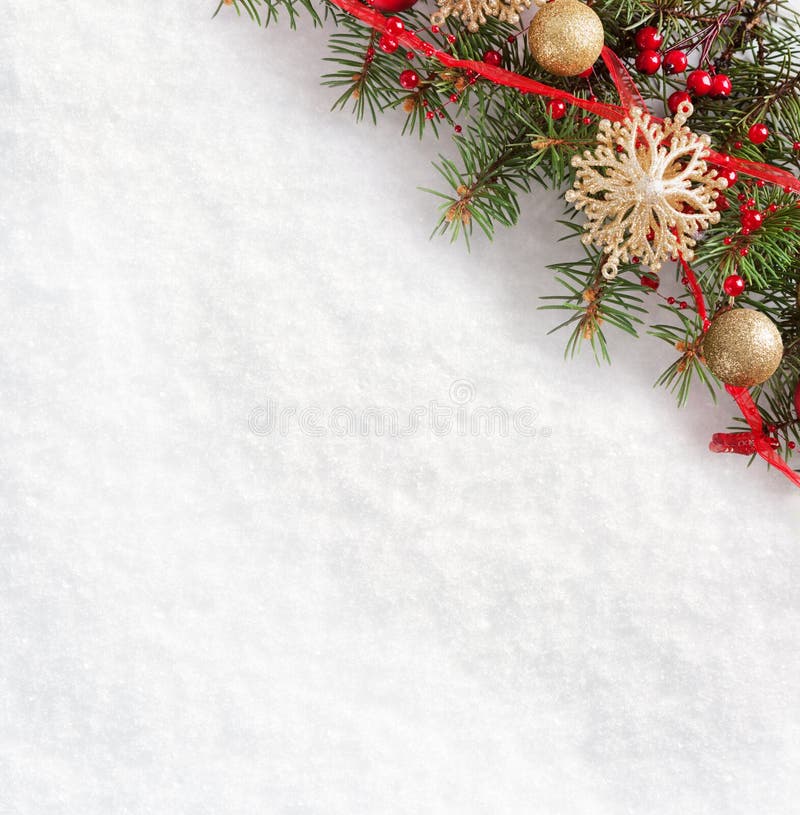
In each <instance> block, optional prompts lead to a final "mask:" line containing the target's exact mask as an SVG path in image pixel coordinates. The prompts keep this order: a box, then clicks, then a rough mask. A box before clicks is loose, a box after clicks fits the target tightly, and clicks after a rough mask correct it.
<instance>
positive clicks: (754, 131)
mask: <svg viewBox="0 0 800 815" xmlns="http://www.w3.org/2000/svg"><path fill="white" fill-rule="evenodd" d="M747 138H748V139H750V141H751V142H753V144H764V142H765V141H766V140H767V139H768V138H769V128H768V127H767V126H766V125H765V124H764V123H763V122H756V123H755V124H754V125H752V126H751V127H750V130H748V131H747Z"/></svg>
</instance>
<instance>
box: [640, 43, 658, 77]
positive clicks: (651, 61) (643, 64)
mask: <svg viewBox="0 0 800 815" xmlns="http://www.w3.org/2000/svg"><path fill="white" fill-rule="evenodd" d="M660 67H661V54H659V53H658V51H653V50H652V49H651V48H648V49H646V50H644V51H640V52H639V55H638V56H637V57H636V70H637V71H639V72H640V73H643V74H654V73H655V72H656V71H657V70H658V69H659V68H660Z"/></svg>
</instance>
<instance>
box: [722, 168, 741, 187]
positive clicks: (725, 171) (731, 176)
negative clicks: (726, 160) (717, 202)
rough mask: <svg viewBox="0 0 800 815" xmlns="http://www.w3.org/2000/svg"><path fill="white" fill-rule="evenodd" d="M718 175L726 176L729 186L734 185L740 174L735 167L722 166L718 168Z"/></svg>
mask: <svg viewBox="0 0 800 815" xmlns="http://www.w3.org/2000/svg"><path fill="white" fill-rule="evenodd" d="M717 177H718V178H724V179H725V180H726V181H727V182H728V187H729V188H730V187H732V186H733V185H734V184H735V183H736V182H737V181H738V179H739V174H738V173H737V172H736V170H734V169H733V167H720V169H718V170H717Z"/></svg>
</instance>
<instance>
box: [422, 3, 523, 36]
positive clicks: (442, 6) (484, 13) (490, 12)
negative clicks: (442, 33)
mask: <svg viewBox="0 0 800 815" xmlns="http://www.w3.org/2000/svg"><path fill="white" fill-rule="evenodd" d="M436 4H437V5H438V6H439V11H437V12H435V13H434V14H432V15H431V23H433V25H435V26H441V25H444V21H445V20H446V19H447V18H448V17H451V16H452V17H458V18H460V19H461V21H462V22H463V23H464V25H465V26H466V27H467V30H468V31H472V32H475V31H478V29H480V27H481V26H482V25H484V24H485V23H486V21H487V19H488V18H490V17H496V18H497V19H498V20H502V21H504V22H507V23H512V24H516V23H518V22H519V15H520V14H521V13H522V12H523V11H524V10H525V9H527V8H530V7H531V0H436Z"/></svg>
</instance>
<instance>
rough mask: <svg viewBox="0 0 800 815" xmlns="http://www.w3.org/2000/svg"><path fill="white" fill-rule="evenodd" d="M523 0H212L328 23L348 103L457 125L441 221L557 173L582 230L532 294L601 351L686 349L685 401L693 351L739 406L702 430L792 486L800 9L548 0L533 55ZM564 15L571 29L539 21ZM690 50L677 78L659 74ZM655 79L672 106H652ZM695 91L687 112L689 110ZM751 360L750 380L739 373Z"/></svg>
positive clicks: (266, 20) (799, 434)
mask: <svg viewBox="0 0 800 815" xmlns="http://www.w3.org/2000/svg"><path fill="white" fill-rule="evenodd" d="M539 1H540V0H537V2H539ZM528 5H529V4H528V2H527V0H526V2H522V1H521V0H516V1H515V2H512V0H442V6H441V7H440V9H439V10H438V12H437V14H436V15H435V17H434V19H433V21H432V24H431V21H429V20H428V19H427V18H426V16H425V12H424V11H423V10H420V9H418V8H412V6H413V2H409V0H280V2H279V3H268V2H266V0H227V1H226V0H221V2H219V6H218V8H217V11H219V10H220V9H222V8H225V7H229V6H232V7H233V8H234V9H235V10H236V11H237V12H239V13H240V14H241V13H242V12H244V13H245V14H247V15H249V16H250V17H251V18H252V19H254V20H257V21H259V22H260V23H262V24H271V22H272V21H273V20H274V19H276V18H277V17H278V16H279V14H280V12H281V11H282V10H284V9H285V10H287V11H288V13H289V17H290V20H291V21H292V23H293V22H294V20H295V17H296V16H298V15H299V14H301V13H308V14H310V15H311V16H312V18H313V19H314V21H315V22H317V23H322V22H323V20H324V21H327V22H329V23H330V24H332V25H334V26H336V29H337V30H336V31H335V32H334V33H333V35H332V38H331V50H332V53H331V56H330V57H329V61H328V62H329V64H331V63H333V65H334V67H333V69H332V70H331V72H330V73H328V74H326V76H325V79H324V81H325V83H326V84H327V85H329V86H331V87H336V88H338V89H339V91H338V92H339V94H340V95H339V97H338V99H337V100H336V101H335V105H334V106H335V107H337V108H342V107H345V106H352V109H353V110H354V112H355V114H356V116H357V117H359V118H361V117H363V116H365V115H369V116H371V117H372V118H377V116H378V115H379V114H380V113H381V112H383V111H385V110H391V109H395V108H400V109H401V110H402V111H404V112H405V114H406V116H407V119H406V122H405V125H404V129H403V132H404V133H405V132H414V133H417V134H419V135H422V134H423V133H425V132H430V133H432V135H438V136H440V137H441V136H448V135H450V134H452V137H453V138H454V139H455V141H456V145H457V148H458V149H457V151H451V152H450V155H449V157H447V158H442V159H441V160H440V161H438V162H437V163H436V165H437V170H438V174H439V176H441V178H442V179H443V180H444V183H445V184H446V185H447V188H446V189H445V190H444V191H442V192H438V191H437V195H440V196H441V198H440V200H441V201H442V209H441V215H440V220H439V223H438V226H437V230H436V231H437V232H439V233H449V234H450V235H451V236H452V237H453V238H455V237H456V236H463V237H465V238H467V239H470V237H471V236H472V235H473V234H474V232H475V230H476V228H477V229H479V230H481V231H483V232H485V233H486V234H487V235H488V236H489V237H491V236H492V235H493V233H494V231H495V230H496V229H497V228H498V227H499V226H512V225H513V224H515V223H516V222H517V220H518V218H519V214H520V211H521V209H522V207H523V203H524V202H523V196H524V194H525V193H527V192H528V191H530V190H531V188H532V186H533V185H534V183H536V184H542V185H544V186H546V187H549V188H551V189H552V190H553V191H561V190H564V189H569V193H568V197H569V198H572V199H573V200H572V201H571V202H570V203H571V204H575V205H579V206H580V207H581V209H582V210H583V211H584V212H585V213H586V215H587V222H586V224H585V225H581V224H579V223H574V224H573V223H569V224H568V225H565V227H564V228H565V229H566V230H567V231H568V235H569V236H572V235H576V236H577V235H582V236H583V238H584V247H583V249H582V250H580V251H579V250H575V249H573V251H574V252H575V254H574V255H573V257H572V258H569V257H566V258H562V259H561V260H560V262H559V263H558V264H556V265H555V266H554V267H552V268H553V269H554V270H555V280H556V285H558V286H559V287H561V290H562V291H561V293H560V294H556V295H554V296H551V297H550V298H548V300H547V305H546V306H545V308H549V309H557V310H559V311H560V312H561V313H563V314H564V315H565V319H564V320H562V321H560V322H561V325H562V326H566V327H568V331H570V336H569V339H568V340H567V347H568V351H569V353H570V355H572V354H574V353H577V352H578V350H579V349H580V348H581V347H583V346H589V347H590V349H591V350H592V351H593V352H594V354H595V355H596V356H597V358H598V359H606V360H608V359H609V358H610V348H611V347H612V346H611V344H610V343H609V341H608V338H607V334H608V333H609V332H611V331H614V330H618V331H620V332H624V333H625V334H627V335H630V336H637V335H639V334H647V335H651V336H653V337H655V338H657V339H658V340H660V341H663V342H666V343H667V344H668V345H669V347H670V348H671V349H672V350H673V351H676V352H677V354H676V357H675V358H674V360H673V362H672V363H671V364H670V365H669V366H668V367H667V368H666V370H664V371H663V373H662V374H661V375H660V376H659V377H658V379H657V383H658V384H659V385H662V386H664V387H666V388H668V389H669V390H671V391H672V392H673V393H674V394H675V395H676V396H677V399H678V402H679V403H683V402H684V401H685V400H686V398H687V396H688V394H689V392H690V389H691V388H692V387H694V386H695V384H696V383H698V382H700V383H703V385H704V386H706V387H708V388H709V389H710V390H712V391H714V390H716V389H717V388H719V387H720V384H719V382H718V380H717V379H716V378H715V376H714V375H713V374H712V370H710V369H709V367H707V366H706V364H704V359H705V360H706V361H707V362H708V365H709V366H711V369H713V370H715V371H716V373H717V374H718V375H720V376H722V378H723V379H726V380H728V382H727V384H725V385H724V386H723V387H724V390H725V392H726V393H727V394H728V395H729V396H730V398H731V399H732V400H733V401H734V402H735V405H736V407H737V409H738V412H739V413H740V414H741V419H743V420H744V423H745V425H744V429H743V430H742V432H738V431H737V432H723V433H716V434H714V437H713V438H712V442H711V444H710V445H709V448H710V449H711V450H714V451H715V452H721V451H727V452H738V453H746V454H748V455H753V454H755V455H758V456H759V457H760V458H761V459H763V460H764V461H766V462H767V463H768V464H769V465H770V466H771V467H773V468H774V469H776V470H777V471H778V472H780V473H781V474H782V475H784V476H785V477H786V478H787V479H789V480H790V481H791V482H792V483H793V484H795V485H797V486H798V487H800V473H798V472H796V471H795V470H793V469H792V467H791V466H790V461H791V457H792V455H793V453H794V451H795V450H796V449H797V444H798V442H800V386H798V381H797V379H798V375H797V371H798V370H800V336H799V333H800V296H798V282H797V258H798V257H800V207H798V205H797V204H798V201H797V198H798V195H800V178H798V176H797V173H798V172H800V120H799V119H798V111H800V83H798V82H797V81H795V80H796V77H797V75H798V74H800V44H799V41H798V40H797V35H796V32H797V31H798V30H800V14H798V13H796V12H794V11H793V10H792V9H791V8H790V7H788V5H787V4H786V0H696V2H694V3H692V4H691V5H688V4H683V3H667V4H664V3H660V2H658V1H657V0H626V2H625V3H620V2H619V0H592V6H591V9H589V8H587V7H586V6H583V5H581V4H580V3H579V2H577V0H554V2H551V3H548V4H547V5H545V6H544V8H542V9H541V10H540V11H539V12H538V13H537V14H536V15H535V17H534V21H533V22H534V23H536V21H537V20H538V23H537V24H536V25H533V24H532V26H531V30H529V32H528V35H529V36H528V48H529V49H530V51H531V53H532V54H533V55H534V57H535V60H531V59H529V58H528V55H527V53H525V52H526V48H525V40H524V39H523V38H522V37H520V36H519V35H520V34H521V33H522V32H521V31H520V30H519V29H518V28H517V27H516V25H517V21H518V17H519V14H520V12H521V11H522V10H524V9H525V8H527V6H528ZM331 10H333V11H334V13H332V14H331V13H329V12H330V11H331ZM401 10H405V13H404V14H403V17H402V19H400V18H397V17H392V16H391V15H393V14H396V13H397V12H398V11H401ZM382 11H386V12H387V14H386V15H384V14H383V13H381V12H382ZM320 12H323V13H320ZM582 17H584V18H585V20H584V21H583V22H582V21H581V18H582ZM595 17H597V18H599V19H595ZM548 20H549V22H548ZM511 21H514V23H513V26H512V25H511V24H510V23H511ZM643 21H647V22H651V21H652V22H653V23H655V22H657V26H658V27H657V28H656V26H655V25H644V26H643V25H642V23H643ZM537 25H538V26H540V27H541V29H542V30H541V31H539V32H538V33H537V30H538V29H537ZM559 27H560V28H561V30H562V36H553V35H552V32H551V31H547V29H552V30H556V31H557V30H558V29H559ZM604 32H605V35H604ZM632 32H633V33H632ZM589 35H591V36H589ZM604 39H607V41H608V43H609V45H610V46H613V47H614V48H615V49H616V51H615V50H612V49H611V47H608V46H604V44H603V41H604ZM584 52H585V53H584ZM647 52H651V53H647ZM548 53H549V59H550V62H548V59H547V58H546V56H545V55H546V54H548ZM481 55H483V56H481ZM598 55H599V57H600V60H599V61H597V62H596V59H597V57H598ZM662 55H663V58H662ZM579 57H580V58H579ZM689 59H691V64H692V66H693V69H692V70H691V72H690V73H689V74H688V76H687V77H686V83H685V85H684V86H683V87H679V86H678V84H677V83H676V82H675V80H674V79H672V78H671V76H673V75H675V74H682V73H683V72H684V71H686V70H687V69H688V66H689ZM415 60H416V62H414V61H415ZM409 61H412V62H413V68H414V69H416V70H411V66H409ZM535 62H538V63H539V65H540V66H541V67H542V68H544V69H545V70H544V71H543V70H541V69H540V67H539V66H537V65H536V64H534V63H535ZM659 62H660V63H661V68H662V71H663V73H662V72H659V71H658V67H657V63H659ZM635 66H637V67H635ZM634 67H635V78H634V77H632V76H631V74H630V73H629V71H630V70H634ZM654 69H655V73H651V72H650V71H652V70H654ZM406 71H411V72H410V73H406ZM545 74H546V75H545ZM562 75H563V76H565V77H566V78H563V79H562V78H561V76H562ZM665 95H667V96H668V99H667V106H668V109H669V111H670V112H671V113H672V114H673V116H674V121H672V122H670V120H666V121H664V122H662V121H661V120H659V119H656V118H652V117H650V113H649V109H654V110H657V109H658V105H659V103H660V101H661V100H663V99H664V97H665ZM690 102H691V103H692V104H693V106H694V113H693V117H692V127H691V131H693V132H691V131H689V130H688V129H687V128H685V127H682V126H681V124H682V121H681V120H685V116H686V115H688V112H689V110H690V107H689V103H690ZM598 126H599V131H598V130H597V128H598ZM623 133H624V135H623ZM695 134H704V135H702V136H700V135H695ZM681 144H682V145H683V146H681ZM564 223H565V224H566V222H564ZM522 240H523V241H524V240H525V238H524V236H523V238H522ZM564 246H565V249H564V251H565V252H568V251H569V249H568V246H569V243H566V244H564ZM673 262H674V265H673ZM643 265H644V267H645V269H649V270H648V271H645V270H644V269H643V268H642V266H643ZM695 270H696V271H695ZM732 298H738V300H737V305H745V306H747V307H746V308H738V307H737V308H732V305H733V300H732ZM651 304H652V305H654V306H656V308H655V309H653V308H648V306H650V305H651ZM754 305H755V306H757V308H758V309H759V311H758V312H753V309H752V306H754ZM753 313H755V314H756V315H758V316H756V317H752V316H751V315H752V314H753ZM742 315H744V316H742ZM764 320H766V326H765V325H764ZM728 321H736V322H735V324H734V323H733V322H731V323H728ZM754 321H760V326H761V329H760V332H758V331H756V330H755V322H754ZM751 323H752V324H751ZM773 324H774V325H773ZM767 326H769V329H768V328H767ZM723 329H724V330H723ZM734 329H736V330H734ZM776 335H777V336H778V337H779V338H782V340H783V342H784V343H785V349H784V350H783V352H782V358H783V359H785V364H778V363H779V362H780V359H781V349H780V346H779V345H778V344H777V343H776V342H775V338H776ZM704 354H705V357H704ZM731 360H733V361H734V362H733V363H731ZM773 365H777V368H776V369H775V372H774V373H773V374H772V375H771V376H769V373H770V368H772V367H773ZM726 366H730V367H726ZM765 376H768V378H767V379H764V377H765ZM756 381H761V384H760V385H759V387H758V388H757V389H755V390H754V391H753V392H752V393H751V392H750V391H749V390H748V386H747V385H740V384H736V383H738V382H747V383H750V382H756Z"/></svg>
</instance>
